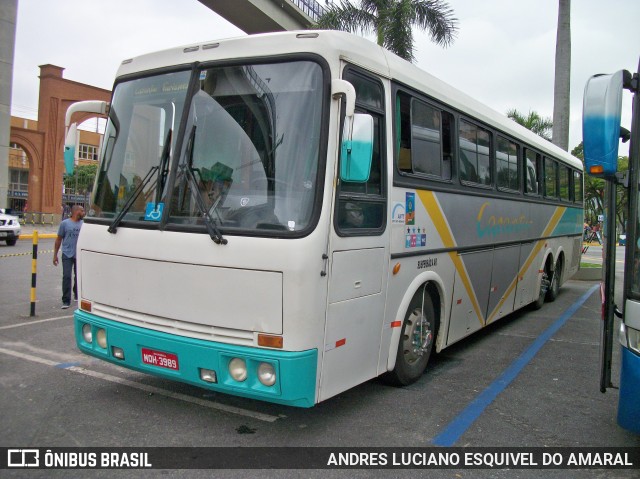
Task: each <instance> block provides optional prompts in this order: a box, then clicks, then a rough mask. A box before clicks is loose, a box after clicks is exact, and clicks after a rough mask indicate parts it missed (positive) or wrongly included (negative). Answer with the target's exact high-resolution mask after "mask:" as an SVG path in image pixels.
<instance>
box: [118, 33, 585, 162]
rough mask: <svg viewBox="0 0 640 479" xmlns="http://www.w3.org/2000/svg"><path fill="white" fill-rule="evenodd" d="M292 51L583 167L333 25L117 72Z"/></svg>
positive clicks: (161, 58)
mask: <svg viewBox="0 0 640 479" xmlns="http://www.w3.org/2000/svg"><path fill="white" fill-rule="evenodd" d="M293 53H314V54H318V55H321V56H322V57H323V58H325V59H326V60H327V62H328V63H329V65H330V67H331V68H332V71H334V72H337V71H339V68H340V61H341V60H345V61H347V62H350V63H353V64H355V65H358V66H361V67H363V68H366V69H367V70H370V71H372V72H374V73H377V74H379V75H380V76H382V77H384V78H388V79H392V80H395V81H397V82H399V83H402V84H404V85H406V86H408V87H410V88H414V89H416V90H418V91H421V92H423V93H425V94H426V95H427V96H429V97H431V98H433V99H435V100H438V101H440V102H442V103H444V104H445V105H448V106H450V107H451V108H453V109H455V110H458V111H460V112H464V113H465V114H467V115H469V116H471V117H473V118H475V119H476V120H479V121H481V122H483V123H485V124H487V125H489V126H490V127H492V128H495V129H497V130H500V131H502V132H503V133H505V134H508V135H510V136H512V137H513V138H514V139H516V140H520V141H522V142H524V143H527V144H529V145H530V146H532V147H535V148H536V149H538V150H539V151H540V152H542V153H543V154H545V153H546V154H548V155H552V156H554V157H555V158H558V159H561V160H563V161H564V162H565V163H567V164H569V165H571V166H572V167H574V168H576V169H580V170H582V168H583V166H582V162H581V161H580V160H579V159H577V158H575V157H574V156H572V155H570V154H569V153H567V152H566V151H564V150H562V149H561V148H558V147H557V146H555V145H553V144H552V143H551V142H549V141H547V140H545V139H543V138H541V137H540V136H538V135H536V134H535V133H533V132H531V131H530V130H528V129H526V128H524V127H522V126H521V125H519V124H517V123H516V122H515V121H513V120H511V119H509V118H507V117H506V116H505V115H503V114H501V113H499V112H497V111H495V110H493V109H491V108H489V107H488V106H486V105H484V104H483V103H481V102H479V101H477V100H476V99H474V98H473V97H471V96H469V95H467V94H465V93H463V92H461V91H460V90H457V89H456V88H454V87H452V86H451V85H448V84H447V83H445V82H443V81H442V80H440V79H438V78H436V77H435V76H433V75H431V74H429V73H427V72H425V71H424V70H421V69H420V68H418V67H416V66H415V65H413V64H411V63H410V62H408V61H406V60H403V59H402V58H400V57H398V56H397V55H395V54H393V53H391V52H390V51H388V50H385V49H384V48H382V47H380V46H379V45H377V44H375V43H373V42H371V41H369V40H367V39H365V38H362V37H360V36H357V35H353V34H350V33H346V32H339V31H331V30H301V31H289V32H276V33H264V34H258V35H246V36H239V37H233V38H228V39H222V40H214V41H209V42H200V43H195V44H191V45H184V46H180V47H176V48H171V49H168V50H163V51H159V52H155V53H149V54H145V55H140V56H138V57H135V58H131V59H128V60H124V61H123V62H122V64H121V65H120V68H119V70H118V73H117V76H118V77H120V76H122V75H129V74H135V73H140V72H144V71H149V70H155V69H160V68H164V67H168V66H178V65H189V64H192V63H194V62H210V61H217V60H229V59H244V58H256V57H264V58H269V57H272V58H273V57H277V56H279V55H286V54H293Z"/></svg>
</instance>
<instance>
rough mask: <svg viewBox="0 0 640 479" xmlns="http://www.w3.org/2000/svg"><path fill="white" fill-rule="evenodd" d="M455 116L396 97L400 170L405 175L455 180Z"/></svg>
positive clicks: (417, 102)
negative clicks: (452, 164) (453, 175)
mask: <svg viewBox="0 0 640 479" xmlns="http://www.w3.org/2000/svg"><path fill="white" fill-rule="evenodd" d="M453 122H454V118H453V115H452V114H451V113H449V112H447V111H444V110H441V109H440V108H438V107H435V106H432V105H429V104H427V103H426V102H423V101H421V100H418V99H416V98H412V97H411V96H410V95H408V94H406V93H404V92H398V94H397V96H396V151H397V165H398V169H399V170H400V171H402V172H405V173H417V174H424V175H429V176H432V177H434V178H438V179H442V180H450V179H451V172H452V168H451V163H452V161H453V146H452V145H453V141H452V138H451V135H452V131H453Z"/></svg>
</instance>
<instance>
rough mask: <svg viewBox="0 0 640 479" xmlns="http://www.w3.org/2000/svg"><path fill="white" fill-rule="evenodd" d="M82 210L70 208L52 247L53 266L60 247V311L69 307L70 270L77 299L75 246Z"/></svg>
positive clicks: (56, 260)
mask: <svg viewBox="0 0 640 479" xmlns="http://www.w3.org/2000/svg"><path fill="white" fill-rule="evenodd" d="M82 218H84V208H83V207H82V206H80V205H73V206H72V207H71V216H70V217H69V218H67V219H66V220H64V221H62V223H60V226H59V227H58V237H57V238H56V243H55V245H54V247H53V265H54V266H58V251H59V250H60V246H62V309H67V308H68V307H69V306H70V305H71V270H73V295H74V297H75V299H76V300H77V299H78V279H77V278H78V270H77V269H76V245H77V244H78V235H79V234H80V228H82Z"/></svg>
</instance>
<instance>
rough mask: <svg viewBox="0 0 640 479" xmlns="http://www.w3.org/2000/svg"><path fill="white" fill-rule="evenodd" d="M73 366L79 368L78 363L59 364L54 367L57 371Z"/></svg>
mask: <svg viewBox="0 0 640 479" xmlns="http://www.w3.org/2000/svg"><path fill="white" fill-rule="evenodd" d="M73 366H80V363H60V364H56V365H55V366H54V367H56V368H59V369H69V368H72V367H73Z"/></svg>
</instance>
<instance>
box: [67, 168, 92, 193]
mask: <svg viewBox="0 0 640 479" xmlns="http://www.w3.org/2000/svg"><path fill="white" fill-rule="evenodd" d="M97 172H98V165H97V164H90V165H81V166H78V167H76V168H75V169H74V171H73V173H72V174H70V175H65V177H64V185H65V189H66V190H67V191H74V192H75V194H84V193H87V192H88V191H90V190H91V188H92V187H93V182H94V180H95V178H96V173H97Z"/></svg>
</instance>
